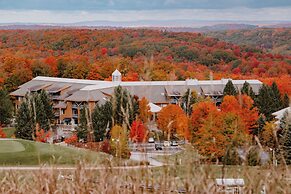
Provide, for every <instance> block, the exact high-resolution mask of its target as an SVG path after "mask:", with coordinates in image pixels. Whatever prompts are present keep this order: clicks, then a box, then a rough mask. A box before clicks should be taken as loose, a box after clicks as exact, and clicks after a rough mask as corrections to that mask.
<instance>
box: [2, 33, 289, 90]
mask: <svg viewBox="0 0 291 194" xmlns="http://www.w3.org/2000/svg"><path fill="white" fill-rule="evenodd" d="M274 32H277V34H276V37H277V39H280V40H281V39H283V38H284V37H285V38H286V36H287V37H290V30H283V31H282V29H280V30H274ZM229 33H234V32H229ZM244 36H245V37H246V38H247V37H248V36H249V35H248V33H244ZM252 36H255V35H252ZM258 37H260V36H258ZM258 39H259V40H261V39H260V38H258ZM287 41H288V40H286V41H285V43H286V44H287ZM268 43H269V41H268V40H266V41H265V44H268ZM247 44H248V43H247ZM258 44H259V43H258ZM286 50H287V49H286ZM290 64H291V56H290V55H282V54H271V53H269V52H267V51H265V50H264V49H261V48H260V46H257V47H256V46H252V45H250V46H249V45H247V46H237V45H235V44H233V43H227V42H223V41H220V40H219V39H217V38H211V37H208V36H206V35H203V34H200V33H186V32H183V33H182V32H181V33H174V32H167V31H158V30H145V29H118V30H88V29H86V30H85V29H84V30H81V29H80V30H76V29H51V30H2V31H0V87H4V88H6V89H7V90H8V91H12V90H14V89H16V88H17V87H18V86H19V85H21V84H22V83H24V82H26V81H28V80H30V79H31V78H32V77H35V76H38V75H45V76H58V77H68V78H80V79H110V76H111V73H112V72H113V71H114V69H115V68H118V69H119V70H120V71H121V72H122V74H123V75H124V77H123V79H124V81H130V80H183V79H186V78H197V79H209V75H210V72H213V76H214V79H221V78H223V77H224V78H226V77H230V78H233V79H248V78H252V79H260V80H261V81H263V82H264V83H267V84H271V83H272V82H273V81H276V82H277V84H278V87H279V89H280V90H281V92H282V93H288V94H289V95H291V88H290V85H291V77H290V75H291V65H290Z"/></svg>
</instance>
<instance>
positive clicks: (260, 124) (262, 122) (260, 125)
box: [252, 114, 266, 137]
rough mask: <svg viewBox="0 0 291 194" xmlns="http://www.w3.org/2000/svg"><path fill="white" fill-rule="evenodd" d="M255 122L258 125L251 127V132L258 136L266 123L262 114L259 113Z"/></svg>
mask: <svg viewBox="0 0 291 194" xmlns="http://www.w3.org/2000/svg"><path fill="white" fill-rule="evenodd" d="M257 123H258V125H257V126H258V127H257V128H255V129H253V131H252V134H253V135H256V136H258V137H260V134H261V132H262V131H263V129H264V127H265V125H266V119H265V117H264V115H262V114H260V117H259V119H258V121H257Z"/></svg>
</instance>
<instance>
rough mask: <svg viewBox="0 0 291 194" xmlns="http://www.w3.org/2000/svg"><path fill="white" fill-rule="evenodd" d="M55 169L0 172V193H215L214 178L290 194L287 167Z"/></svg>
mask: <svg viewBox="0 0 291 194" xmlns="http://www.w3.org/2000/svg"><path fill="white" fill-rule="evenodd" d="M75 167H76V169H69V170H60V169H58V168H56V167H54V166H50V167H40V169H39V170H34V171H25V170H13V171H2V172H0V185H1V187H0V192H1V193H8V194H10V193H11V194H12V193H13V194H15V193H216V190H215V189H216V187H215V185H214V181H215V178H222V175H223V176H224V178H243V179H244V180H245V187H244V188H243V191H244V193H260V192H261V190H262V188H263V187H265V189H266V192H267V193H272V194H273V193H284V194H289V193H291V182H290V178H291V176H290V168H289V169H288V168H280V167H277V168H273V167H271V166H269V167H247V166H226V167H225V168H224V172H223V173H222V166H217V165H202V164H197V163H189V164H186V165H166V166H163V167H149V166H144V167H140V168H130V167H129V168H128V169H127V168H118V169H117V168H114V167H108V168H105V169H99V170H92V169H88V168H90V167H92V166H90V167H89V166H87V165H86V163H79V164H77V165H76V166H75Z"/></svg>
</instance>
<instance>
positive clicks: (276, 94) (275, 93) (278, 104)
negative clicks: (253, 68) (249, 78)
mask: <svg viewBox="0 0 291 194" xmlns="http://www.w3.org/2000/svg"><path fill="white" fill-rule="evenodd" d="M271 90H272V92H271V95H272V98H273V107H272V108H273V111H274V112H275V111H278V110H280V109H281V108H282V107H283V102H282V99H281V94H280V91H279V89H278V86H277V84H276V83H275V82H273V83H272V86H271Z"/></svg>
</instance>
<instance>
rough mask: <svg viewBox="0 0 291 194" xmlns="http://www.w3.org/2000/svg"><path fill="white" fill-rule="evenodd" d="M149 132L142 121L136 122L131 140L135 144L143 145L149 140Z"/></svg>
mask: <svg viewBox="0 0 291 194" xmlns="http://www.w3.org/2000/svg"><path fill="white" fill-rule="evenodd" d="M147 135H148V131H147V129H146V127H145V126H144V124H143V123H142V121H140V120H135V121H133V123H132V126H131V129H130V139H131V140H132V141H133V142H137V143H142V142H146V140H147Z"/></svg>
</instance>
